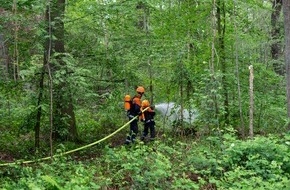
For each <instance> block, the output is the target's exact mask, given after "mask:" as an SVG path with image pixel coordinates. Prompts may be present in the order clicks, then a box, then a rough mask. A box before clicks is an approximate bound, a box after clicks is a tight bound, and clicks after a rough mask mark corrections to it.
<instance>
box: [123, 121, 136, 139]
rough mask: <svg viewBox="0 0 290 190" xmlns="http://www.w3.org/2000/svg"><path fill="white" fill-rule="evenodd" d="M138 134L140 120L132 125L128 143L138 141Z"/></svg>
mask: <svg viewBox="0 0 290 190" xmlns="http://www.w3.org/2000/svg"><path fill="white" fill-rule="evenodd" d="M129 119H130V118H129ZM137 134H138V119H135V120H133V121H132V122H131V123H130V131H129V135H128V136H127V139H126V143H130V142H134V141H135V140H136V136H137Z"/></svg>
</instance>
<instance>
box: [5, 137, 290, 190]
mask: <svg viewBox="0 0 290 190" xmlns="http://www.w3.org/2000/svg"><path fill="white" fill-rule="evenodd" d="M289 139H290V137H289V134H285V136H283V137H277V136H273V135H272V136H269V137H268V138H266V137H256V138H255V139H254V140H248V141H241V140H238V139H236V138H235V137H234V136H232V135H230V134H227V133H225V134H223V135H222V136H220V138H216V137H212V138H208V139H207V140H205V141H200V142H199V143H196V142H190V141H188V142H181V141H172V139H167V141H166V143H163V142H160V141H155V142H151V143H149V144H144V143H143V142H137V143H136V144H134V145H132V146H121V147H118V148H109V147H108V146H106V148H105V149H104V151H103V152H102V156H101V157H91V158H89V159H86V160H82V161H76V160H73V159H72V158H64V157H60V158H57V159H55V160H54V161H52V162H51V163H36V164H35V165H32V166H20V165H15V166H9V167H5V168H3V169H2V170H1V172H0V184H1V185H0V188H3V189H23V188H24V189H25V188H35V189H75V188H77V189H90V188H93V189H104V188H109V189H111V188H114V189H128V188H132V189H147V188H150V189H207V188H208V189H210V188H212V189H269V190H270V189H288V188H289V187H290V165H289V159H290V154H289V144H290V142H289Z"/></svg>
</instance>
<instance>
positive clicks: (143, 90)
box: [136, 86, 145, 94]
mask: <svg viewBox="0 0 290 190" xmlns="http://www.w3.org/2000/svg"><path fill="white" fill-rule="evenodd" d="M136 92H137V93H141V94H144V92H145V89H144V87H143V86H138V88H137V89H136Z"/></svg>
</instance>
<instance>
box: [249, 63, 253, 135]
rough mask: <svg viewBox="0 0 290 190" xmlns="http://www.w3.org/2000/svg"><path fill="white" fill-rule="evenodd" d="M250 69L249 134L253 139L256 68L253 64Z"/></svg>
mask: <svg viewBox="0 0 290 190" xmlns="http://www.w3.org/2000/svg"><path fill="white" fill-rule="evenodd" d="M249 70H250V79H249V83H250V114H249V115H250V118H249V120H250V124H249V129H250V131H249V134H250V138H251V139H253V137H254V129H253V128H254V127H253V121H254V86H253V80H254V69H253V66H252V65H250V66H249Z"/></svg>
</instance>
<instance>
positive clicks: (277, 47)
mask: <svg viewBox="0 0 290 190" xmlns="http://www.w3.org/2000/svg"><path fill="white" fill-rule="evenodd" d="M272 9H273V12H272V14H271V25H272V32H271V36H272V40H273V43H272V44H271V56H272V59H273V61H274V63H273V67H274V70H275V72H276V73H277V74H280V75H284V73H285V71H284V69H285V68H284V67H283V68H281V64H280V63H279V57H280V55H281V42H280V41H279V38H280V36H281V34H280V27H279V24H278V23H279V18H280V12H281V9H282V0H273V4H272Z"/></svg>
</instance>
